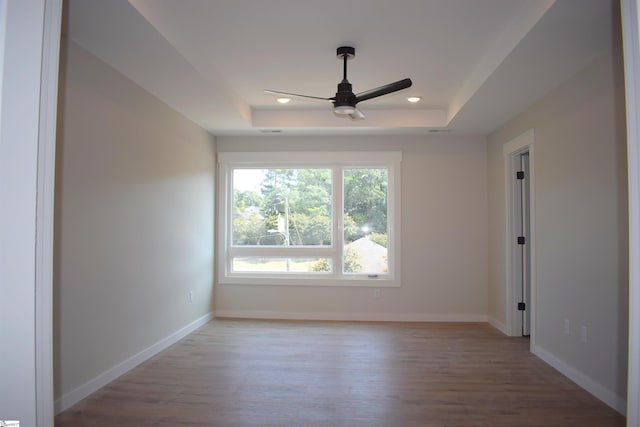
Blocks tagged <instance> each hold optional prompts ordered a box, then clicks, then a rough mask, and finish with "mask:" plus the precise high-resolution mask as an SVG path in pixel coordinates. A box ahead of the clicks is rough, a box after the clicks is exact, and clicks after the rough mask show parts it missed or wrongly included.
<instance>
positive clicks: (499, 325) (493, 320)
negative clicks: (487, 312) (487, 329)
mask: <svg viewBox="0 0 640 427" xmlns="http://www.w3.org/2000/svg"><path fill="white" fill-rule="evenodd" d="M489 324H490V325H491V326H493V327H494V328H496V329H497V330H499V331H500V332H502V333H503V334H505V335H509V333H508V332H507V325H505V324H504V323H502V322H500V321H499V320H497V319H496V318H494V317H489Z"/></svg>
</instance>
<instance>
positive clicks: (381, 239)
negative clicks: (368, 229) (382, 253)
mask: <svg viewBox="0 0 640 427" xmlns="http://www.w3.org/2000/svg"><path fill="white" fill-rule="evenodd" d="M369 239H371V241H372V242H374V243H377V244H379V245H380V246H384V247H385V248H386V247H387V233H371V234H369Z"/></svg>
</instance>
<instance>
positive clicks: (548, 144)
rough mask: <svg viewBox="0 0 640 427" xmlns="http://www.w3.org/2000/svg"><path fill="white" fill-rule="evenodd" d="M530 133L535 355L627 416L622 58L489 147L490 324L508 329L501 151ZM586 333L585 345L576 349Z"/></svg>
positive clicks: (596, 66)
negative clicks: (582, 331)
mask: <svg viewBox="0 0 640 427" xmlns="http://www.w3.org/2000/svg"><path fill="white" fill-rule="evenodd" d="M531 128H533V129H534V132H535V165H534V167H535V177H536V183H535V186H536V194H535V195H533V196H532V197H535V206H536V212H535V213H534V215H535V224H536V234H535V236H533V237H534V239H535V242H536V243H535V244H536V254H535V257H536V261H537V265H536V266H534V267H533V268H535V272H536V278H537V284H536V296H537V297H536V300H535V307H536V308H535V310H536V313H537V316H536V336H535V337H534V339H535V346H534V348H532V350H533V351H534V352H535V353H536V354H538V355H540V356H542V357H543V358H545V360H547V361H549V362H551V363H552V364H554V366H556V367H557V368H559V369H561V370H564V372H565V373H567V374H569V376H570V377H571V376H572V377H573V378H572V379H574V380H576V381H577V382H578V383H581V385H583V386H586V387H587V388H588V389H589V390H590V391H591V392H593V393H594V394H596V395H598V397H600V398H601V399H603V400H605V401H606V402H607V403H609V404H610V405H611V406H614V407H616V408H617V409H619V410H621V411H624V399H625V395H626V392H625V387H626V372H627V371H626V360H627V313H628V310H627V301H628V300H627V297H628V288H627V283H628V273H627V268H628V261H627V257H628V250H627V243H628V226H627V219H628V216H627V184H626V182H627V181H626V180H627V174H626V172H627V170H626V134H625V107H624V81H623V73H622V57H621V53H620V51H619V50H615V51H614V52H612V53H610V54H607V55H606V56H604V57H601V58H599V59H598V60H597V61H595V62H594V63H593V64H591V65H590V66H589V67H587V68H586V69H585V70H583V71H582V72H580V73H579V74H578V75H576V76H574V77H573V78H571V79H570V80H569V81H568V82H566V83H565V84H563V85H562V86H561V87H559V88H557V89H556V90H554V91H553V92H552V93H551V94H549V95H548V96H546V97H545V98H543V99H542V100H541V101H540V102H538V103H536V104H535V105H534V106H532V107H531V108H529V109H528V110H527V111H525V112H524V113H522V114H520V115H519V116H517V117H516V118H514V119H513V120H511V121H510V122H508V123H507V124H505V125H504V126H503V127H502V128H501V129H499V130H498V131H497V132H495V133H494V134H492V135H491V136H490V137H489V139H488V168H489V173H488V178H489V180H488V181H489V182H488V186H489V218H490V223H489V236H490V237H489V250H490V255H489V259H490V262H489V315H490V317H492V318H494V319H496V320H497V321H500V322H505V320H506V318H505V317H506V315H505V308H504V307H505V298H504V295H505V269H506V266H505V265H504V259H505V257H504V253H505V248H504V241H505V238H504V236H505V218H504V212H505V201H504V185H505V183H504V158H503V154H502V146H503V145H504V144H505V143H506V142H508V141H510V140H511V139H513V138H515V137H516V136H518V135H520V134H521V133H523V132H524V131H526V130H528V129H531ZM565 319H568V320H569V321H570V325H571V333H570V334H569V335H567V334H565V333H564V330H563V328H564V320H565ZM582 325H584V326H586V327H587V331H588V335H587V339H588V341H587V343H583V342H581V340H580V328H581V326H582Z"/></svg>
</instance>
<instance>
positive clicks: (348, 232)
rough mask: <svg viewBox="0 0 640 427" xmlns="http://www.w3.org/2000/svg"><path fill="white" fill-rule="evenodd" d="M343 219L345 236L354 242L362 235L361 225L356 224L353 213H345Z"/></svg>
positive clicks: (347, 239)
mask: <svg viewBox="0 0 640 427" xmlns="http://www.w3.org/2000/svg"><path fill="white" fill-rule="evenodd" d="M342 221H343V227H344V238H345V240H346V241H347V242H353V241H354V240H358V239H359V238H360V237H361V236H362V232H361V231H360V227H358V224H356V222H355V221H354V220H353V218H351V215H349V214H348V213H345V214H344V216H343V217H342Z"/></svg>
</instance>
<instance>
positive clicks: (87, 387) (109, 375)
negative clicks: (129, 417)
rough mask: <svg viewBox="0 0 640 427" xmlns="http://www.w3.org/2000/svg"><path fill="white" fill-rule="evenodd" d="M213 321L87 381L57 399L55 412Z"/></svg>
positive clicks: (179, 332)
mask: <svg viewBox="0 0 640 427" xmlns="http://www.w3.org/2000/svg"><path fill="white" fill-rule="evenodd" d="M211 319H213V313H209V314H205V315H204V316H202V317H200V318H199V319H196V320H194V321H193V322H191V323H189V324H188V325H187V326H185V327H183V328H181V329H179V330H177V331H176V332H174V333H172V334H171V335H169V336H168V337H166V338H163V339H161V340H160V341H158V342H156V343H155V344H153V345H151V346H150V347H148V348H146V349H144V350H142V351H141V352H139V353H138V354H136V355H134V356H131V357H130V358H128V359H127V360H125V361H123V362H121V363H119V364H117V365H116V366H114V367H113V368H111V369H109V370H107V371H105V372H103V373H102V374H100V375H98V376H97V377H95V378H93V379H91V380H89V381H87V382H86V383H84V384H82V385H81V386H79V387H77V388H75V389H73V390H71V391H70V392H68V393H65V394H64V395H63V396H61V397H60V398H59V399H57V400H56V401H55V403H54V406H55V412H56V414H59V413H60V412H62V411H64V410H65V409H67V408H69V407H71V406H73V405H75V404H76V403H78V402H79V401H81V400H82V399H84V398H85V397H87V396H89V395H90V394H92V393H95V392H96V391H98V390H99V389H101V388H102V387H104V386H105V385H107V384H109V383H110V382H111V381H113V380H115V379H116V378H118V377H119V376H121V375H123V374H125V373H127V372H129V371H130V370H131V369H133V368H135V367H136V366H138V365H139V364H141V363H142V362H144V361H146V360H148V359H150V358H152V357H153V356H155V355H156V354H158V353H160V352H161V351H162V350H164V349H166V348H167V347H169V346H171V345H173V344H175V343H177V342H178V341H180V340H181V339H182V338H184V337H186V336H187V335H189V334H190V333H191V332H193V331H195V330H196V329H198V328H199V327H201V326H202V325H204V324H206V323H208V322H209V321H210V320H211Z"/></svg>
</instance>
